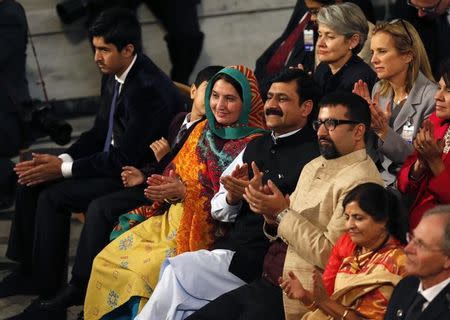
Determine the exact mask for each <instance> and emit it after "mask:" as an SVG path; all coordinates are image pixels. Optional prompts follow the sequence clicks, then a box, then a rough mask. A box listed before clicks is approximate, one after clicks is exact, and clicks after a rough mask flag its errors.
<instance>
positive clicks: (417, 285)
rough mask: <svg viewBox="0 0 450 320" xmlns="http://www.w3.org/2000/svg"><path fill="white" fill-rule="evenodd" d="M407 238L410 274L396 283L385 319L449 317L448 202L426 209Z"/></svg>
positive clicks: (429, 319) (423, 319)
mask: <svg viewBox="0 0 450 320" xmlns="http://www.w3.org/2000/svg"><path fill="white" fill-rule="evenodd" d="M408 240H409V243H408V245H407V246H406V247H405V252H406V256H407V261H406V271H407V273H408V275H409V276H408V277H406V278H405V279H403V280H402V281H400V282H399V283H398V285H397V286H396V287H395V289H394V292H393V294H392V297H391V300H390V301H389V305H388V308H387V311H386V315H385V318H384V319H385V320H386V319H388V320H395V319H404V320H419V319H420V320H438V319H439V320H440V319H450V205H445V206H437V207H435V208H433V209H431V210H429V211H428V212H426V213H425V214H424V216H423V217H422V220H421V221H420V223H419V225H418V226H417V227H416V229H414V232H413V234H412V235H410V236H409V239H408Z"/></svg>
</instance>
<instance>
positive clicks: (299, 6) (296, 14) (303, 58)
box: [255, 0, 314, 99]
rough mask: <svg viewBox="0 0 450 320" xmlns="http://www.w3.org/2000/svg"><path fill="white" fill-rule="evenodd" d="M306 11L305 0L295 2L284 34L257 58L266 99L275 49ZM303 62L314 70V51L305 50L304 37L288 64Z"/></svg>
mask: <svg viewBox="0 0 450 320" xmlns="http://www.w3.org/2000/svg"><path fill="white" fill-rule="evenodd" d="M305 13H306V6H305V3H304V1H303V0H298V1H297V3H296V4H295V7H294V11H293V12H292V15H291V18H290V19H289V22H288V24H287V26H286V29H285V30H284V31H283V34H282V35H281V36H280V37H279V38H278V39H276V40H275V41H274V42H273V43H272V44H271V45H270V46H269V47H268V48H267V49H266V50H265V51H264V52H263V54H262V55H261V56H260V57H259V58H258V59H257V60H256V66H255V76H256V78H257V79H258V82H259V85H260V87H261V91H262V97H263V98H264V99H265V95H264V94H265V93H266V92H267V90H268V88H269V83H270V79H271V77H272V76H273V75H270V74H267V71H266V67H267V64H268V62H269V61H270V59H271V58H272V56H273V55H274V53H275V51H276V50H277V49H278V47H279V46H280V45H281V43H282V42H283V41H284V40H286V38H287V37H288V36H289V35H290V34H291V32H292V31H293V30H294V29H295V27H296V26H297V25H298V22H299V21H300V19H301V18H302V17H303V15H304V14H305ZM299 63H302V64H303V66H304V67H305V70H306V71H313V70H314V52H306V51H305V50H304V42H303V37H300V39H299V40H298V41H297V42H296V43H295V46H294V48H293V50H292V53H291V55H290V56H289V59H288V61H287V64H286V65H287V66H296V65H297V64H299Z"/></svg>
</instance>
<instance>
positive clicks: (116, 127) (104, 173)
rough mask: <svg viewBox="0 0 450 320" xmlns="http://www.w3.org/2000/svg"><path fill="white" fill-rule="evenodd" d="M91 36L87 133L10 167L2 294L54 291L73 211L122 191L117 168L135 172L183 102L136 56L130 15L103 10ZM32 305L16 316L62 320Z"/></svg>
mask: <svg viewBox="0 0 450 320" xmlns="http://www.w3.org/2000/svg"><path fill="white" fill-rule="evenodd" d="M89 35H90V39H91V41H92V46H93V49H94V52H95V62H96V63H97V65H98V66H99V68H100V70H101V72H102V73H103V74H104V77H103V79H102V88H101V98H102V99H101V100H102V103H101V106H100V109H99V112H98V114H97V116H96V118H95V123H94V125H93V127H92V129H91V130H89V131H87V132H85V133H83V134H82V135H81V136H80V138H79V139H78V140H77V141H76V142H75V143H74V144H73V145H72V146H71V147H69V148H68V149H67V151H66V153H64V154H62V155H60V156H58V157H56V156H52V155H48V154H33V159H32V160H30V161H26V162H22V163H19V164H18V165H17V166H16V168H15V171H16V173H17V174H18V178H19V180H18V181H19V184H20V185H21V186H20V187H19V188H18V192H17V198H16V214H15V216H14V219H13V223H12V227H11V234H10V239H9V245H8V251H7V256H8V257H9V258H11V259H13V260H16V261H18V262H19V263H20V268H19V269H18V270H16V271H15V272H13V273H12V274H11V275H9V276H7V277H6V278H5V279H4V280H3V281H2V282H1V283H0V297H5V296H9V295H14V294H20V293H30V292H34V293H37V294H39V295H40V297H41V298H48V297H51V296H53V295H54V294H55V293H56V292H57V290H58V289H59V287H60V286H61V284H62V282H63V281H62V280H63V278H64V276H63V274H64V266H65V262H66V254H67V246H68V240H69V231H70V215H71V212H79V211H85V210H86V209H87V207H88V205H89V203H90V202H91V201H92V200H93V199H95V198H98V197H100V196H102V195H104V194H107V193H110V192H113V191H116V190H118V189H120V188H122V182H121V178H120V173H121V170H122V167H123V166H126V165H132V166H138V167H139V166H141V165H142V164H143V163H144V161H148V159H149V158H151V157H152V156H153V155H152V154H151V152H150V150H149V149H148V147H147V144H148V142H149V141H154V140H155V139H157V138H160V137H161V136H164V135H166V134H167V128H168V126H169V122H170V119H171V118H173V116H174V115H175V114H176V113H177V112H178V111H180V106H182V105H183V104H182V102H181V97H180V96H179V94H178V91H177V89H176V87H175V86H174V85H173V84H172V82H171V81H170V79H169V78H168V77H167V76H166V75H165V74H164V73H163V72H162V71H161V70H160V69H159V68H158V67H157V66H156V65H155V64H154V63H153V62H152V61H151V60H150V59H149V58H148V57H147V56H145V55H144V54H143V53H142V42H141V27H140V24H139V22H138V20H137V18H136V16H135V15H134V13H132V12H129V11H126V10H124V9H110V10H107V11H104V12H103V13H102V14H100V16H99V17H98V18H97V20H96V21H95V22H94V23H93V24H92V25H91V27H90V30H89ZM35 305H38V303H34V304H33V306H35ZM33 306H32V307H31V308H28V309H27V310H26V311H25V312H24V313H22V314H21V315H19V317H18V318H15V319H28V318H34V319H37V318H47V319H50V318H52V317H55V318H58V319H60V316H61V314H59V315H57V314H56V313H55V312H53V313H52V312H48V313H46V314H45V315H44V314H39V313H36V312H37V311H36V310H34V309H36V308H33ZM35 311H36V312H35Z"/></svg>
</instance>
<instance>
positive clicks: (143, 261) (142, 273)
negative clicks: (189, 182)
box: [84, 203, 183, 320]
mask: <svg viewBox="0 0 450 320" xmlns="http://www.w3.org/2000/svg"><path fill="white" fill-rule="evenodd" d="M182 213H183V205H182V204H181V203H179V204H176V205H172V206H171V207H170V208H169V210H168V211H167V212H166V213H165V214H163V215H160V216H155V217H151V218H149V219H147V220H146V221H144V222H142V223H141V224H139V225H137V226H135V227H134V228H132V229H131V230H129V231H127V232H125V233H124V234H122V235H121V236H119V237H118V238H117V239H115V240H114V241H112V242H111V243H110V244H109V245H108V246H106V247H105V248H104V249H103V250H102V251H101V252H100V253H99V254H98V255H97V257H96V258H95V260H94V264H93V267H92V272H91V277H90V279H89V285H88V288H87V293H86V300H85V304H84V317H85V319H87V320H93V319H100V318H101V317H103V316H104V315H105V314H107V313H109V312H111V311H113V310H114V309H115V308H117V307H119V306H121V305H123V304H124V303H126V302H127V301H128V300H129V299H130V298H131V297H135V296H137V297H141V303H140V305H139V310H140V309H141V308H142V307H143V306H144V304H145V303H146V302H147V300H148V299H149V298H150V295H151V294H152V292H153V289H154V288H155V286H156V283H157V282H158V277H159V269H160V267H161V264H162V262H163V261H164V259H165V258H167V257H171V256H174V255H175V252H176V242H175V238H176V232H177V229H178V226H179V223H180V218H181V215H182Z"/></svg>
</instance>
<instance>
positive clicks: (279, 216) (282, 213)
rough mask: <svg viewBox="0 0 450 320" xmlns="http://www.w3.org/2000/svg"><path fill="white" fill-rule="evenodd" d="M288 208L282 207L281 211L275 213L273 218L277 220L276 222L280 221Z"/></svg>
mask: <svg viewBox="0 0 450 320" xmlns="http://www.w3.org/2000/svg"><path fill="white" fill-rule="evenodd" d="M288 211H289V208H286V209H284V210H283V211H281V212H280V213H278V214H277V216H276V217H275V220H276V222H277V224H280V223H281V219H283V217H284V215H285V214H286V213H288Z"/></svg>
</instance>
